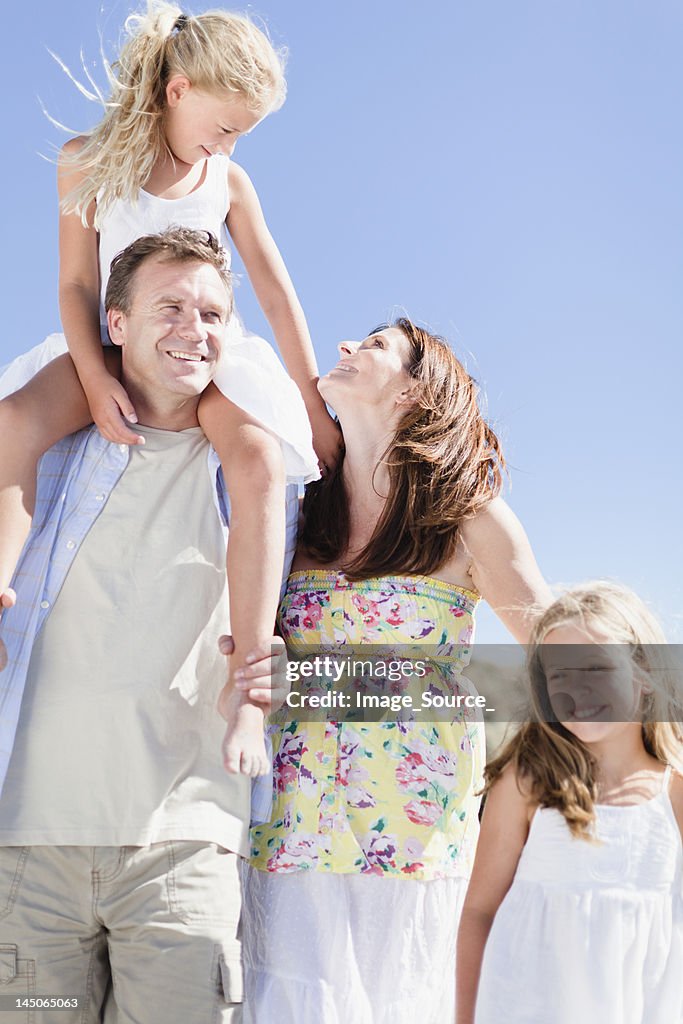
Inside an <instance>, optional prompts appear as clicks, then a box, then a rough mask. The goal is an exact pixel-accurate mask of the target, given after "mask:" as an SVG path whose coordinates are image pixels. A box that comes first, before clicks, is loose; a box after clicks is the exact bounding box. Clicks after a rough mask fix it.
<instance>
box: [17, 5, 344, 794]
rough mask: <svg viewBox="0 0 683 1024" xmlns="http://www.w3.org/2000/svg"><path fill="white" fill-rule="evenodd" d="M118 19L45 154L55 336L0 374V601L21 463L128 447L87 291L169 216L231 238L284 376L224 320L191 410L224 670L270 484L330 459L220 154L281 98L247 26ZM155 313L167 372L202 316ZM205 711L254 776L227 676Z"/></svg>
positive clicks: (268, 509)
mask: <svg viewBox="0 0 683 1024" xmlns="http://www.w3.org/2000/svg"><path fill="white" fill-rule="evenodd" d="M126 29H127V33H128V39H127V41H126V43H125V45H124V47H123V49H122V50H121V53H120V56H119V58H118V60H117V61H116V63H115V64H114V65H112V67H111V68H108V73H109V78H110V83H111V90H112V91H111V96H110V98H109V100H108V101H106V103H105V102H104V101H103V104H104V107H105V112H104V116H103V118H102V120H101V121H100V122H99V124H97V125H96V126H95V128H93V129H92V131H90V132H88V133H87V134H85V135H83V136H80V137H79V138H75V139H72V140H70V141H69V142H67V143H66V145H65V146H64V147H63V149H62V151H61V155H60V160H59V166H58V189H59V208H60V229H59V246H60V266H59V298H60V308H61V317H62V323H63V327H64V335H52V336H50V338H48V339H47V341H46V342H44V343H43V344H42V345H40V346H38V347H37V348H36V349H34V350H32V351H31V352H30V353H27V355H26V356H23V357H19V359H18V360H16V361H15V363H14V364H13V365H11V366H10V367H9V368H8V369H7V370H6V372H5V374H4V376H3V377H2V378H0V395H7V394H8V393H10V392H13V393H11V394H10V397H9V398H7V399H5V400H4V401H3V402H0V609H1V608H2V607H4V608H7V607H11V605H12V604H13V602H14V600H15V595H14V593H13V592H12V591H11V590H10V589H9V585H10V582H11V576H12V573H13V571H14V567H15V565H16V562H17V559H18V556H19V553H20V551H21V548H22V545H23V542H24V540H25V537H26V534H27V532H28V527H29V524H30V514H31V509H32V504H33V500H34V495H35V479H36V464H37V461H38V459H39V458H40V457H41V455H42V454H43V453H44V452H45V451H46V450H47V448H49V447H50V446H51V445H52V444H54V443H55V442H56V441H58V440H59V439H60V438H62V437H64V436H66V435H67V434H70V433H72V432H74V431H76V430H78V429H80V428H82V427H84V426H86V425H87V424H89V423H91V422H92V421H93V420H94V422H95V423H96V425H97V426H98V427H99V429H100V431H101V433H102V434H103V436H104V437H105V438H106V439H107V440H109V441H112V442H116V443H119V444H124V445H132V444H142V443H144V442H143V438H142V437H141V436H140V435H138V434H137V433H136V431H135V422H136V416H135V410H134V408H133V406H132V404H131V402H130V399H129V397H128V395H127V394H126V392H125V390H124V388H123V386H122V385H121V383H120V381H119V379H118V366H119V362H118V361H117V359H116V352H115V350H114V349H113V348H111V347H109V348H106V347H104V348H103V344H104V346H107V345H108V344H110V342H109V339H108V337H107V333H106V320H105V317H104V307H103V297H104V293H105V290H106V285H107V280H108V274H109V264H110V261H111V259H112V258H113V256H114V255H115V254H116V253H117V252H119V251H120V250H122V249H123V248H125V246H127V245H128V244H129V243H130V242H132V241H134V240H135V239H136V238H138V237H140V236H142V235H146V234H149V233H153V232H158V231H161V230H163V229H164V228H167V227H169V226H171V225H182V226H184V227H190V228H196V229H205V230H208V231H211V232H212V233H213V234H214V235H217V236H219V237H220V238H222V239H223V240H224V242H225V244H226V245H227V244H228V243H229V240H232V242H234V244H235V246H236V247H237V250H238V252H239V254H240V256H241V257H242V260H243V262H244V265H245V267H246V269H247V272H248V274H249V278H250V281H251V284H252V286H253V288H254V291H255V292H256V295H257V298H258V299H259V301H260V303H261V306H262V308H263V311H264V313H265V315H266V317H267V318H268V320H269V322H270V325H271V327H272V330H273V334H274V335H275V338H276V340H277V343H278V345H279V347H280V350H281V352H282V355H283V358H284V360H285V363H286V365H287V369H288V370H289V373H290V374H291V378H293V380H292V379H290V377H289V376H288V375H287V374H286V373H285V371H284V370H283V369H282V366H281V364H280V363H279V361H278V359H277V357H276V356H275V354H274V352H273V351H272V349H271V348H270V346H269V345H268V344H267V343H266V342H265V341H263V340H262V339H259V338H254V337H253V336H250V335H247V334H246V333H245V332H244V330H243V329H242V327H241V324H240V321H239V320H238V318H237V317H236V316H233V317H232V319H231V321H230V323H229V324H227V325H226V331H227V336H228V341H229V343H228V344H226V345H225V346H224V350H225V355H224V357H223V359H222V362H221V365H220V368H219V372H218V374H217V376H216V380H215V385H216V386H211V387H210V388H209V389H208V390H207V392H206V393H205V395H204V397H203V399H202V401H201V403H200V407H199V419H200V422H201V425H202V427H203V428H204V431H205V433H206V434H207V435H208V437H209V439H210V440H211V442H212V443H213V445H214V447H215V449H216V451H217V453H218V455H219V457H220V460H221V463H222V467H223V472H224V475H225V478H226V483H227V486H228V491H229V493H230V499H231V538H230V544H229V550H228V581H229V586H230V595H231V602H230V603H231V618H232V632H233V635H234V640H235V653H234V655H233V657H232V659H231V661H232V672H233V673H234V672H235V671H236V670H239V668H240V667H241V665H242V661H243V658H244V656H245V655H246V653H247V652H248V651H250V650H254V649H258V648H259V647H262V646H263V645H264V644H267V643H268V642H269V638H270V637H271V634H272V630H273V623H274V621H275V613H276V609H277V602H278V595H279V588H280V579H281V574H282V563H283V554H284V529H285V527H284V489H285V479H286V478H287V477H289V478H290V479H292V478H303V479H304V480H308V479H312V478H315V477H316V476H317V475H318V459H319V460H320V462H321V464H323V465H327V466H332V465H333V464H334V462H335V460H336V456H337V451H338V445H339V432H338V430H337V428H336V427H335V425H334V423H333V421H332V419H331V417H330V416H329V414H328V413H327V410H326V408H325V404H324V402H323V401H322V399H321V398H320V395H319V394H318V391H317V388H316V386H315V384H316V380H317V376H318V371H317V367H316V362H315V356H314V354H313V349H312V346H311V341H310V337H309V333H308V329H307V326H306V321H305V318H304V314H303V311H302V309H301V306H300V304H299V301H298V299H297V296H296V293H295V291H294V288H293V285H292V282H291V280H290V278H289V275H288V273H287V270H286V268H285V265H284V263H283V260H282V257H281V256H280V254H279V252H278V250H277V247H276V245H275V243H274V241H273V239H272V237H271V235H270V233H269V231H268V228H267V226H266V223H265V220H264V217H263V213H262V212H261V207H260V204H259V200H258V197H257V195H256V192H255V190H254V187H253V185H252V183H251V181H250V180H249V177H248V176H247V174H246V173H245V172H244V170H242V168H240V167H239V166H238V165H237V164H234V163H233V162H232V161H231V159H230V157H231V154H232V152H233V149H234V147H235V143H236V141H237V140H238V139H239V138H240V137H241V136H242V135H245V134H247V133H248V132H250V131H252V130H253V129H254V128H255V127H256V125H257V124H258V123H259V122H260V121H261V120H262V119H263V118H264V117H265V116H266V115H267V114H268V113H270V112H271V111H273V110H276V109H277V108H278V107H279V106H281V104H282V103H283V101H284V97H285V80H284V75H283V64H282V59H281V56H280V55H279V54H278V53H277V52H276V51H275V50H274V48H273V46H272V45H271V43H270V42H269V40H268V39H267V38H266V36H265V35H264V33H263V32H261V31H260V30H259V29H258V28H257V27H256V26H255V25H254V24H253V23H252V22H251V21H250V20H249V19H248V18H247V17H245V16H242V15H238V14H230V13H227V12H223V11H211V12H208V13H205V14H200V15H198V16H196V17H192V16H189V15H186V14H183V12H182V11H181V9H180V8H179V7H176V6H174V5H173V4H169V3H165V2H162V0H150V3H149V6H148V9H147V11H146V13H143V14H140V15H133V16H131V17H130V18H129V19H128V21H127V22H126ZM167 314H168V322H169V325H170V327H171V328H172V329H173V330H174V331H175V334H176V335H177V344H176V345H175V349H174V351H173V353H171V352H170V351H169V352H165V353H164V358H173V359H174V360H175V361H176V363H177V365H178V366H179V367H181V366H182V360H183V358H189V355H186V353H185V352H184V349H186V348H187V345H185V344H184V341H185V340H186V338H187V336H188V332H190V333H191V334H192V337H193V338H194V336H195V335H196V334H197V332H199V333H200V334H201V332H202V331H203V330H204V326H203V324H202V323H201V322H199V321H198V322H197V323H189V322H187V321H188V315H187V314H186V311H185V310H183V309H182V308H181V307H180V306H179V305H178V304H177V303H174V302H173V296H169V301H168V308H167ZM211 316H213V312H212V311H211V310H207V312H206V317H207V318H208V317H211ZM67 349H68V353H69V354H68V355H60V353H63V352H66V351H67ZM55 357H57V358H55ZM46 363H47V365H45V364H46ZM41 366H44V368H43V369H42V370H40V368H41ZM38 370H40V372H37V371H38ZM179 372H180V370H179ZM34 375H35V376H34ZM29 378H30V379H29ZM27 380H28V383H27V384H25V382H26V381H27ZM23 384H25V386H24V387H22V385H23ZM311 428H312V431H313V444H314V445H315V452H314V450H313V447H312V446H311ZM316 453H317V457H316ZM208 511H209V510H207V514H208ZM178 599H179V600H191V599H192V598H191V595H178ZM0 646H1V645H0ZM2 653H3V651H0V655H2ZM0 668H2V657H0ZM220 710H221V712H222V713H223V714H224V716H225V717H226V718H227V719H228V721H229V726H228V732H227V734H226V743H225V745H224V760H225V765H226V768H227V769H228V770H229V771H242V772H244V773H246V774H249V775H257V774H262V773H263V772H265V771H267V770H268V761H267V757H266V754H265V750H264V742H263V728H262V726H263V716H262V713H261V711H260V710H259V708H258V707H257V706H255V705H253V704H251V703H250V702H249V701H248V700H246V699H245V698H244V697H243V696H241V695H239V694H238V693H237V690H236V688H235V687H234V686H232V685H228V686H226V688H225V689H224V691H223V694H222V696H221V702H220Z"/></svg>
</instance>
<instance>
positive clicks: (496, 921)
mask: <svg viewBox="0 0 683 1024" xmlns="http://www.w3.org/2000/svg"><path fill="white" fill-rule="evenodd" d="M528 664H529V681H530V686H531V691H532V706H533V711H532V715H531V719H532V720H531V721H530V722H529V723H527V724H525V725H523V726H522V728H521V729H520V730H519V732H518V733H517V734H516V735H515V736H514V737H513V738H512V740H511V741H510V742H509V743H508V744H507V746H506V747H505V748H504V750H503V751H502V753H501V754H500V755H499V756H498V757H496V758H495V760H494V761H493V762H492V763H491V764H489V765H488V767H487V769H486V779H487V782H486V787H485V790H486V793H487V800H486V806H485V810H484V815H483V820H482V829H481V834H480V839H479V845H478V849H477V854H476V858H475V864H474V870H473V875H472V880H471V883H470V886H469V889H468V893H467V896H466V899H465V905H464V909H463V914H462V919H461V925H460V931H459V935H458V959H457V988H458V995H457V1015H456V1020H457V1024H475V1022H476V1024H501V1022H502V1021H505V1022H506V1024H522V1022H524V1024H577V1022H580V1024H680V1022H681V1021H683V848H682V843H681V833H682V831H683V778H682V777H681V775H680V774H678V772H677V771H676V767H678V769H679V770H680V767H681V759H682V756H683V730H682V729H681V725H680V722H681V710H682V709H681V679H680V673H681V666H680V665H679V666H677V667H676V666H675V665H674V662H673V659H672V657H671V649H667V647H666V646H665V640H664V636H663V635H662V632H661V629H660V628H659V626H658V624H657V623H656V622H655V621H654V619H653V618H652V615H651V614H650V612H649V611H648V609H647V608H646V607H645V606H644V604H643V603H642V602H641V601H640V599H639V598H637V597H636V595H635V594H633V593H632V592H630V591H628V590H626V589H625V588H623V587H621V586H617V585H616V584H612V583H605V582H595V583H589V584H586V585H584V586H582V587H579V588H576V589H574V590H571V591H569V592H568V593H566V594H564V595H563V596H562V597H560V598H559V599H558V600H557V601H555V602H554V603H553V604H552V605H551V606H550V607H549V608H548V609H547V611H546V612H545V613H544V614H543V615H542V616H541V618H540V620H539V621H538V623H537V625H536V627H535V629H534V631H533V634H532V638H531V641H530V646H529V661H528Z"/></svg>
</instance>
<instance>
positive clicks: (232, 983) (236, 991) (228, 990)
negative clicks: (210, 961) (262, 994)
mask: <svg viewBox="0 0 683 1024" xmlns="http://www.w3.org/2000/svg"><path fill="white" fill-rule="evenodd" d="M218 969H219V971H220V979H219V984H220V988H221V990H222V993H223V999H224V1000H225V1002H226V1003H241V1002H242V1000H243V999H244V986H243V982H242V964H241V963H240V962H239V960H226V959H225V957H224V956H221V957H220V958H219V960H218Z"/></svg>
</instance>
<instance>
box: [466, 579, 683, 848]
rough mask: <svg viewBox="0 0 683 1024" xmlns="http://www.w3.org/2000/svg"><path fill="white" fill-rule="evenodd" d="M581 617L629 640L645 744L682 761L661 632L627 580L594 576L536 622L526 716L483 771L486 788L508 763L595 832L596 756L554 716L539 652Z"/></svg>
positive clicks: (572, 820) (670, 760) (534, 792)
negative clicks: (640, 681) (644, 683)
mask: <svg viewBox="0 0 683 1024" xmlns="http://www.w3.org/2000/svg"><path fill="white" fill-rule="evenodd" d="M567 623H578V624H579V625H580V626H581V627H582V628H585V627H588V628H590V627H596V628H598V629H599V630H600V631H601V632H603V633H605V634H606V635H607V636H609V638H610V642H611V643H615V644H622V645H626V646H628V647H629V649H630V653H631V657H632V659H633V662H634V665H635V666H637V668H638V669H639V670H640V672H641V673H643V674H645V675H646V676H647V680H648V683H649V686H650V688H651V692H650V693H649V694H648V695H647V697H646V698H645V701H644V706H643V709H642V714H643V725H642V735H643V744H644V746H645V749H646V750H647V752H648V753H649V754H651V755H652V757H655V758H657V760H658V761H661V762H662V763H663V764H671V765H673V766H674V767H677V768H678V769H679V770H681V768H683V728H682V726H681V721H682V720H683V719H682V716H683V694H682V692H681V673H680V665H679V666H677V665H676V663H675V660H674V659H673V657H672V654H671V651H670V648H669V647H668V645H667V643H666V639H665V637H664V633H663V632H662V629H661V627H660V625H659V623H658V622H657V620H656V619H655V618H654V616H653V615H652V613H651V612H650V610H649V609H648V608H647V606H646V605H645V604H644V603H643V602H642V601H641V599H640V598H639V597H638V596H637V595H636V594H634V593H633V591H631V590H629V589H628V588H626V587H623V586H621V585H620V584H617V583H613V582H611V581H608V580H594V581H592V582H590V583H585V584H582V585H581V586H578V587H573V588H572V589H571V590H568V591H567V592H566V593H564V594H562V595H561V596H560V597H559V598H558V599H557V600H556V601H554V602H553V603H552V604H551V605H550V606H549V607H548V608H547V609H546V610H545V612H543V614H542V615H541V616H540V618H539V619H538V620H537V621H536V623H535V626H534V628H533V630H532V634H531V637H530V639H529V644H528V647H527V684H528V687H529V702H530V707H529V714H528V720H527V721H526V722H525V724H524V725H522V726H521V728H520V729H519V730H518V732H517V733H516V734H515V735H514V736H513V737H512V739H511V740H509V742H508V743H507V744H506V745H505V747H504V748H503V750H502V751H501V752H500V754H498V755H497V756H496V757H495V758H494V759H493V760H492V761H490V762H489V764H488V765H487V766H486V769H485V771H484V777H485V786H484V793H485V794H486V793H487V792H488V790H489V789H490V788H491V786H492V785H493V784H494V782H495V781H496V779H497V778H498V777H499V776H500V775H501V773H502V772H503V771H504V770H505V768H506V767H507V766H508V765H512V766H513V767H514V770H515V772H516V775H517V779H518V780H519V784H520V786H522V787H523V788H524V791H525V792H526V793H527V794H528V795H529V797H530V799H531V800H532V801H533V802H534V803H536V804H539V805H540V806H541V807H554V808H556V809H557V810H558V811H559V812H560V813H561V814H562V815H563V816H564V818H565V820H566V822H567V825H568V826H569V829H570V831H571V832H572V834H573V835H575V836H577V837H581V838H583V839H592V838H593V834H592V832H591V826H592V824H593V822H594V820H595V803H596V800H597V785H598V763H597V761H596V759H595V757H594V756H593V754H592V753H591V751H590V749H589V747H588V746H587V745H586V744H585V743H582V742H581V740H580V739H578V738H577V737H576V736H574V734H573V733H571V732H570V731H569V730H568V729H565V728H564V726H563V725H562V724H561V723H560V722H558V721H557V719H556V715H555V712H554V710H553V707H552V704H551V701H550V698H549V696H548V684H547V680H546V676H545V670H544V666H543V659H542V649H543V648H542V645H543V641H544V640H545V637H546V636H547V634H548V633H549V632H550V631H551V630H553V629H556V628H557V627H558V626H562V625H566V624H567Z"/></svg>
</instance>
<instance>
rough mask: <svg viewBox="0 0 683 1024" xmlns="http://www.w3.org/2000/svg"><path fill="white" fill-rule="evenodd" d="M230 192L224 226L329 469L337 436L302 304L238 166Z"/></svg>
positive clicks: (336, 450)
mask: <svg viewBox="0 0 683 1024" xmlns="http://www.w3.org/2000/svg"><path fill="white" fill-rule="evenodd" d="M228 187H229V190H230V210H229V211H228V216H227V219H226V224H227V227H228V231H229V232H230V237H231V238H232V240H233V242H234V243H235V246H236V248H237V251H238V253H239V254H240V257H241V258H242V261H243V263H244V266H245V267H246V270H247V273H248V275H249V280H250V281H251V285H252V287H253V289H254V293H255V295H256V298H257V299H258V302H259V305H260V306H261V309H262V310H263V312H264V314H265V316H266V319H267V320H268V323H269V324H270V326H271V327H272V329H273V334H274V335H275V339H276V341H277V344H278V346H279V348H280V351H281V352H282V357H283V359H284V361H285V365H286V367H287V370H288V371H289V374H290V376H291V377H292V379H293V380H294V381H295V383H296V384H297V386H298V388H299V390H300V391H301V394H302V396H303V399H304V403H305V405H306V410H307V412H308V416H309V419H310V421H311V426H312V428H313V439H314V444H315V449H316V453H317V455H318V458H319V459H321V461H322V462H324V463H325V464H326V465H328V466H330V467H331V466H333V465H334V464H335V463H336V461H337V458H338V455H339V447H340V444H341V433H340V431H339V428H338V427H337V425H336V424H335V422H334V421H333V420H332V417H331V416H330V415H329V413H328V412H327V408H326V406H325V403H324V402H323V400H322V398H321V397H320V394H319V393H318V388H317V382H318V366H317V363H316V359H315V354H314V352H313V345H312V344H311V337H310V334H309V332H308V326H307V324H306V318H305V316H304V312H303V309H302V308H301V303H300V302H299V299H298V298H297V294H296V292H295V290H294V285H293V284H292V280H291V278H290V276H289V274H288V273H287V268H286V267H285V264H284V260H283V259H282V256H281V255H280V253H279V251H278V248H277V246H276V244H275V242H274V240H273V237H272V235H271V234H270V231H269V230H268V226H267V224H266V221H265V218H264V216H263V211H262V210H261V204H260V202H259V199H258V196H257V195H256V190H255V188H254V186H253V185H252V183H251V180H250V179H249V176H248V175H247V173H246V172H245V171H244V170H243V169H242V168H241V167H239V166H238V165H237V164H233V163H231V164H230V169H229V172H228Z"/></svg>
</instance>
